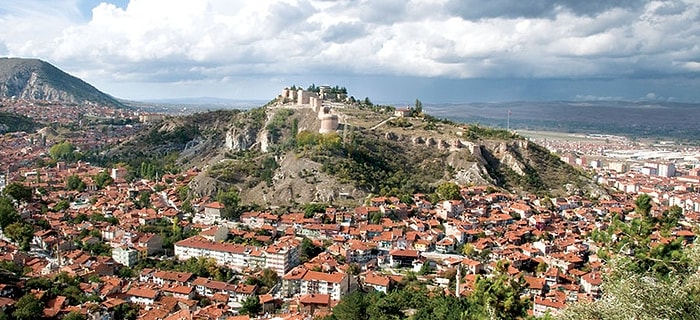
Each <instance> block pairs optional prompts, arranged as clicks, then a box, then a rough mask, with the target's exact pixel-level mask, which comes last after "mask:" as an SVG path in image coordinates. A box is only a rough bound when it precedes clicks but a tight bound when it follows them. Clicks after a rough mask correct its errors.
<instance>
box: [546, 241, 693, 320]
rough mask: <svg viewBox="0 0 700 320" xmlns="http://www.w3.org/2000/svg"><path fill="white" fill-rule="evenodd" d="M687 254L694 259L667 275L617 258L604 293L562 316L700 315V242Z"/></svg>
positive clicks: (614, 319) (572, 319) (613, 319)
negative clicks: (631, 267)
mask: <svg viewBox="0 0 700 320" xmlns="http://www.w3.org/2000/svg"><path fill="white" fill-rule="evenodd" d="M683 254H684V255H685V256H687V257H689V258H690V261H691V262H690V263H689V264H687V265H685V267H684V268H682V269H679V270H677V272H674V273H671V274H668V275H664V276H661V275H659V274H656V273H654V272H639V271H636V270H630V269H629V268H628V267H627V265H628V261H627V259H626V258H624V257H615V258H613V259H612V260H611V261H610V262H609V263H608V266H609V267H610V269H611V271H612V273H611V274H610V275H604V277H603V296H602V297H601V298H600V299H598V300H596V301H594V302H589V303H584V302H581V303H576V304H573V305H571V306H569V307H567V308H566V310H564V313H563V314H562V315H560V316H559V317H558V319H562V320H583V319H600V320H618V319H619V320H622V319H639V320H651V319H700V296H699V295H698V294H697V292H698V288H699V287H700V275H698V273H697V270H698V267H700V247H699V246H698V243H695V244H694V245H693V246H692V247H687V248H685V249H684V251H683ZM669 263H671V262H669Z"/></svg>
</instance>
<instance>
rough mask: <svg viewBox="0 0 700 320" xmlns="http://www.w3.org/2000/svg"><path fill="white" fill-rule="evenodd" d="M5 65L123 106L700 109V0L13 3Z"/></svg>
mask: <svg viewBox="0 0 700 320" xmlns="http://www.w3.org/2000/svg"><path fill="white" fill-rule="evenodd" d="M0 26H2V30H1V31H0V56H10V57H23V58H39V59H42V60H45V61H48V62H50V63H52V64H54V65H55V66H57V67H59V68H61V69H62V70H64V71H66V72H68V73H70V74H72V75H75V76H77V77H79V78H81V79H83V80H85V81H87V82H89V83H90V84H92V85H94V86H95V87H97V88H98V89H100V90H102V91H104V92H106V93H109V94H111V95H113V96H115V97H118V98H123V99H132V100H147V99H175V98H184V97H218V98H227V99H241V100H246V99H247V100H270V99H272V98H274V97H275V96H276V95H277V94H278V93H279V92H280V91H281V89H282V88H283V87H285V86H290V85H298V86H302V87H307V86H309V85H311V84H312V83H313V84H316V85H321V84H328V85H339V86H344V87H347V89H348V91H349V93H350V94H351V95H354V96H356V97H357V98H364V97H370V98H371V99H372V101H374V102H396V103H399V102H409V101H415V99H420V100H421V101H423V102H427V103H461V102H499V101H525V100H527V101H543V100H632V101H646V100H652V101H677V102H700V80H699V79H700V77H698V76H699V75H700V1H699V0H661V1H647V0H614V1H611V0H585V1H584V0H528V1H522V0H488V1H484V0H338V1H334V0H282V1H271V0H256V1H235V0H119V1H95V0H22V1H17V0H0Z"/></svg>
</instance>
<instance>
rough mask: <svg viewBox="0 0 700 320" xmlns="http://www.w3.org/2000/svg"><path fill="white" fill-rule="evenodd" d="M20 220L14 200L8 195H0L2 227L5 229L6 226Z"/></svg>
mask: <svg viewBox="0 0 700 320" xmlns="http://www.w3.org/2000/svg"><path fill="white" fill-rule="evenodd" d="M19 220H20V216H19V214H17V210H16V209H15V206H14V205H13V204H12V201H11V200H10V199H9V198H7V197H4V196H0V228H2V229H3V230H4V229H5V227H7V226H9V225H10V224H13V223H15V222H17V221H19Z"/></svg>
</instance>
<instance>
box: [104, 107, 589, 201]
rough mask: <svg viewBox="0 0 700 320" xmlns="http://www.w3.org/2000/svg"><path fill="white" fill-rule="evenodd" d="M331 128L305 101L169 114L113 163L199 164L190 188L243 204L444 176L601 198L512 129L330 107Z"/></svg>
mask: <svg viewBox="0 0 700 320" xmlns="http://www.w3.org/2000/svg"><path fill="white" fill-rule="evenodd" d="M332 112H333V114H334V115H337V116H338V118H339V121H340V125H339V128H338V131H335V132H331V133H325V134H320V133H318V131H319V128H320V127H321V125H320V121H319V119H318V114H317V113H316V112H315V111H314V110H313V109H311V108H310V107H304V106H301V107H300V106H296V105H287V104H281V103H272V104H269V105H268V106H266V107H262V108H256V109H253V110H251V111H247V112H243V111H216V112H209V113H200V114H195V115H191V116H186V117H173V118H168V119H166V120H164V121H163V122H161V123H159V124H157V125H154V126H153V127H151V128H150V130H148V131H147V132H143V133H142V134H141V135H138V136H135V137H134V138H133V139H132V140H130V141H129V142H127V143H125V144H123V145H121V146H120V147H119V148H116V149H113V150H111V151H110V155H109V157H110V158H112V159H123V158H124V157H122V156H119V155H129V157H128V158H129V159H132V160H133V161H135V162H134V163H133V164H132V167H133V166H138V165H139V163H137V162H138V161H141V160H138V159H140V158H141V157H146V156H147V155H148V154H152V153H153V152H156V153H157V155H156V157H157V158H159V159H164V158H169V157H168V155H170V156H172V155H177V161H176V162H177V164H178V165H180V166H183V167H185V168H189V167H193V166H196V167H198V168H202V169H203V170H202V173H201V174H200V176H199V177H198V178H197V179H195V180H194V182H193V184H192V185H191V188H192V189H193V190H196V191H197V192H198V193H199V194H200V195H212V194H215V192H216V190H218V189H220V188H221V187H224V188H225V189H228V188H230V187H233V188H235V189H236V190H238V191H239V192H240V196H241V200H242V202H243V203H248V204H251V203H254V204H258V205H278V206H290V205H294V204H300V203H307V202H312V201H318V202H332V203H336V204H343V203H348V204H350V203H353V204H357V203H361V202H363V201H364V199H365V198H366V196H368V195H370V194H386V195H410V194H412V193H415V192H423V193H429V192H432V191H434V189H435V187H436V186H437V185H439V184H440V183H442V182H445V181H454V182H457V183H460V184H462V185H467V184H477V185H493V186H496V187H501V188H504V189H507V190H509V191H513V192H520V193H540V194H552V195H563V194H572V193H580V194H583V193H589V194H600V193H602V191H601V190H600V189H598V188H596V186H595V185H594V184H593V183H591V181H590V180H589V179H588V178H586V177H585V176H584V175H583V174H582V173H581V172H579V171H578V170H576V169H574V168H573V167H571V166H569V165H567V164H565V163H563V162H562V161H560V160H559V158H558V157H556V156H554V155H552V154H550V153H549V152H548V151H547V150H546V149H544V148H542V147H540V146H538V145H536V144H534V143H531V142H529V141H527V140H525V139H524V138H522V137H520V136H517V135H515V134H512V133H509V132H506V131H503V130H493V129H488V128H483V127H480V126H476V125H463V124H456V123H450V122H447V121H438V120H436V119H433V118H430V117H425V118H395V117H393V113H391V112H388V111H382V110H374V111H372V110H369V109H362V108H358V107H356V106H344V107H340V108H336V109H334V110H333V111H332Z"/></svg>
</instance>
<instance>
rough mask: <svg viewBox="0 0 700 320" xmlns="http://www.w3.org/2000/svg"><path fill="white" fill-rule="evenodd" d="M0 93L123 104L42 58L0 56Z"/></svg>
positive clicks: (80, 101)
mask: <svg viewBox="0 0 700 320" xmlns="http://www.w3.org/2000/svg"><path fill="white" fill-rule="evenodd" d="M0 96H4V97H8V98H9V97H17V98H19V99H26V100H49V101H60V102H65V103H76V104H82V103H87V102H90V103H97V104H102V105H108V106H113V107H122V106H123V104H122V103H120V102H119V101H117V99H115V98H113V97H111V96H109V95H107V94H105V93H103V92H101V91H99V90H97V89H96V88H95V87H93V86H91V85H90V84H88V83H86V82H85V81H83V80H80V79H78V78H76V77H74V76H71V75H69V74H67V73H65V72H63V71H61V70H60V69H58V68H56V67H54V66H53V65H51V64H50V63H48V62H45V61H42V60H38V59H22V58H0Z"/></svg>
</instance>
